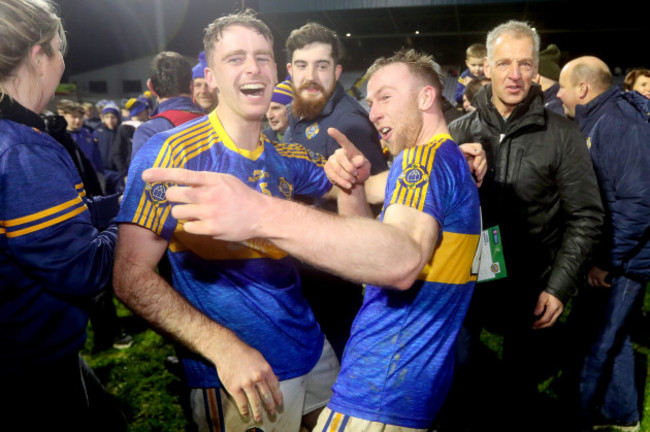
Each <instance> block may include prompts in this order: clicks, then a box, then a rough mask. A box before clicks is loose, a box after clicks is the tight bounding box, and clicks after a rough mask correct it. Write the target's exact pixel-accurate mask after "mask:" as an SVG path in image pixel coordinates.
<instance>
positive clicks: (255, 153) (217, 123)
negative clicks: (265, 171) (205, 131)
mask: <svg viewBox="0 0 650 432" xmlns="http://www.w3.org/2000/svg"><path fill="white" fill-rule="evenodd" d="M208 119H209V120H210V124H211V125H212V127H213V128H214V130H215V131H216V132H217V135H218V136H219V139H220V140H221V143H222V144H223V145H224V146H225V147H226V148H228V149H230V150H232V151H234V152H235V153H238V154H240V155H242V156H244V157H245V158H246V159H250V160H257V158H259V157H260V155H261V154H262V152H263V151H264V140H263V139H262V134H260V146H259V147H257V148H256V149H255V150H252V151H251V150H246V149H242V148H239V147H237V146H236V145H235V143H234V142H233V141H232V139H230V137H229V136H228V134H227V133H226V130H225V129H224V128H223V125H222V124H221V120H219V117H218V116H217V110H216V109H215V110H212V112H211V113H210V114H208Z"/></svg>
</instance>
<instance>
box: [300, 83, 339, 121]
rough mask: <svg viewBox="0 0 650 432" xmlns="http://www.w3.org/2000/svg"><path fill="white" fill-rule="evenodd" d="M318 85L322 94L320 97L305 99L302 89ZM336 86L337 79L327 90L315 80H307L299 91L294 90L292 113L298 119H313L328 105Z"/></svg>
mask: <svg viewBox="0 0 650 432" xmlns="http://www.w3.org/2000/svg"><path fill="white" fill-rule="evenodd" d="M310 86H311V87H316V88H318V90H320V92H321V96H320V97H319V98H318V99H305V98H303V97H302V90H304V89H305V88H307V87H310ZM335 88H336V81H334V83H333V84H332V88H330V89H329V90H325V89H324V88H323V87H322V86H320V85H319V84H316V83H315V82H311V81H309V82H306V83H304V84H303V85H301V86H300V87H299V88H298V90H297V91H294V96H293V102H291V113H292V114H293V116H294V117H295V118H297V119H306V120H313V119H315V118H316V117H318V116H319V115H320V113H321V112H323V108H325V105H327V101H328V100H329V98H330V96H332V93H334V89H335Z"/></svg>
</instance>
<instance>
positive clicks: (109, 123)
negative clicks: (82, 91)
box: [93, 102, 120, 167]
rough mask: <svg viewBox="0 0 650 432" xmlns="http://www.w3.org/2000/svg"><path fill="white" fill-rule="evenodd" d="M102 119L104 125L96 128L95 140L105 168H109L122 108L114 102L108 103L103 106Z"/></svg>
mask: <svg viewBox="0 0 650 432" xmlns="http://www.w3.org/2000/svg"><path fill="white" fill-rule="evenodd" d="M100 117H101V119H102V124H100V125H99V126H97V128H95V131H94V132H93V140H94V141H95V144H97V148H98V149H99V155H100V156H101V159H102V163H103V165H104V167H107V166H108V164H109V161H110V159H109V158H110V154H111V153H110V152H111V148H112V147H113V141H114V140H115V134H116V133H117V127H118V126H119V125H120V108H119V107H118V106H117V105H116V104H115V103H113V102H106V103H105V104H104V105H103V108H102V110H101V116H100Z"/></svg>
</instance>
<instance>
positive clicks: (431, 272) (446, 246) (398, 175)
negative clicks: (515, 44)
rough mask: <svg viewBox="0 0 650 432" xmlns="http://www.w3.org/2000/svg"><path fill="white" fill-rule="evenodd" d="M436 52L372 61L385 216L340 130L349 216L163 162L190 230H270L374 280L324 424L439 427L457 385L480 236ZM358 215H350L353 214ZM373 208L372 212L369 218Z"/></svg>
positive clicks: (353, 275)
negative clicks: (458, 350)
mask: <svg viewBox="0 0 650 432" xmlns="http://www.w3.org/2000/svg"><path fill="white" fill-rule="evenodd" d="M435 70H436V64H435V62H434V61H433V59H432V58H431V57H430V56H427V55H424V54H420V53H417V52H415V51H413V50H408V51H400V52H398V53H396V54H395V55H394V56H393V57H390V58H381V59H379V60H377V61H376V62H375V63H374V64H373V65H372V66H371V67H370V69H369V71H368V75H369V76H370V79H369V82H368V104H369V106H370V107H371V109H370V119H371V121H372V122H373V124H374V125H375V127H376V128H377V129H378V130H379V132H380V133H381V134H382V138H383V140H384V141H385V142H386V144H387V146H388V148H389V149H390V151H391V153H392V154H393V155H394V156H395V159H394V162H393V164H392V166H391V169H390V172H389V174H388V182H387V185H386V194H385V196H386V198H385V201H384V206H383V210H382V213H381V215H380V219H381V221H377V220H375V219H374V218H372V212H371V211H370V208H369V207H368V205H367V203H366V196H365V190H364V187H363V186H364V182H365V180H367V179H368V177H369V174H370V167H369V162H368V161H367V160H366V159H365V157H363V155H362V153H361V152H360V151H359V150H357V149H356V148H355V147H354V145H353V144H352V143H351V142H350V141H349V140H347V138H345V136H344V135H343V134H341V133H340V132H339V131H337V130H335V129H330V131H329V133H330V134H331V135H332V136H333V137H334V138H335V139H336V140H337V141H338V142H339V144H340V145H341V147H342V148H341V149H340V150H337V151H336V152H335V154H334V155H332V156H331V157H330V159H329V160H328V163H327V166H326V171H327V172H328V176H329V177H330V179H331V181H332V182H333V183H334V184H336V185H337V186H338V187H339V188H340V189H343V190H344V191H345V193H340V194H339V195H340V196H342V197H343V198H342V197H339V211H340V212H342V213H343V214H344V216H339V215H335V214H331V213H325V212H321V211H318V210H315V209H313V208H310V207H308V206H305V205H302V204H299V203H295V202H289V201H285V200H278V199H274V198H271V197H267V196H263V195H261V194H254V193H251V192H250V190H249V189H248V188H246V187H245V185H243V184H242V183H241V182H240V181H238V180H236V179H234V178H232V177H230V176H224V175H221V174H215V173H205V172H204V173H197V172H192V171H187V170H165V169H153V170H148V171H147V172H145V173H143V177H144V178H145V179H147V180H148V181H154V180H155V181H173V182H175V183H178V184H184V185H190V186H191V187H190V188H188V187H173V188H170V189H168V190H167V194H166V199H168V200H171V201H174V202H179V203H185V204H189V205H177V206H176V207H174V209H173V210H172V214H173V215H174V217H177V218H182V219H184V220H187V221H188V222H187V223H186V224H185V230H186V231H188V232H192V233H195V234H207V235H209V236H212V238H215V239H222V240H229V241H242V240H246V239H251V238H265V239H268V240H270V241H271V242H272V243H273V244H274V245H275V247H278V248H280V249H281V250H284V251H287V252H289V253H290V254H292V255H294V256H295V257H297V258H299V259H301V260H304V261H306V262H309V263H313V264H318V265H319V266H320V268H322V269H324V270H326V271H329V272H332V273H336V274H338V275H340V276H342V277H345V278H347V279H350V280H352V281H356V282H362V283H366V290H365V298H364V302H363V305H362V307H361V309H360V311H359V313H358V315H357V317H356V319H355V322H354V325H353V327H352V334H351V336H350V339H349V341H348V343H347V345H346V348H345V351H344V354H343V359H342V364H341V372H340V374H339V376H338V379H337V381H336V383H335V385H334V388H333V396H332V398H331V400H330V403H329V404H328V407H327V408H326V409H325V410H324V411H323V412H322V413H321V415H320V417H319V422H318V424H317V426H316V429H314V430H316V431H319V432H320V431H361V430H363V431H375V430H376V431H380V430H381V431H397V430H399V431H426V430H427V429H428V428H429V426H430V425H431V424H432V421H433V419H434V417H435V415H436V413H437V412H438V410H439V408H440V406H441V404H442V402H443V401H444V399H445V396H446V394H447V391H448V389H449V386H450V383H451V379H452V375H453V364H454V353H455V345H456V337H457V334H458V331H459V329H460V327H461V323H462V321H463V318H464V316H465V312H466V310H467V307H468V305H469V302H470V298H471V296H472V291H473V288H474V283H475V277H474V276H472V274H471V266H472V261H473V258H474V255H475V251H476V247H477V244H478V239H479V234H480V215H479V201H478V192H477V186H476V184H475V182H474V180H473V178H472V176H471V173H470V170H469V167H468V164H467V163H466V161H465V159H464V157H463V154H462V152H461V151H460V150H459V148H458V146H457V145H456V143H454V141H452V139H451V136H450V135H449V132H448V130H447V125H446V123H445V120H444V117H443V113H442V109H441V105H440V95H441V94H442V93H441V87H440V83H439V79H438V75H437V73H436V72H435ZM348 215H349V216H348ZM359 216H366V217H359Z"/></svg>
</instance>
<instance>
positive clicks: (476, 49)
mask: <svg viewBox="0 0 650 432" xmlns="http://www.w3.org/2000/svg"><path fill="white" fill-rule="evenodd" d="M485 56H487V47H486V46H485V45H483V44H482V43H475V44H471V45H470V46H468V47H467V49H466V50H465V57H466V58H467V59H469V58H470V57H472V58H480V59H483V58H484V57H485Z"/></svg>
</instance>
